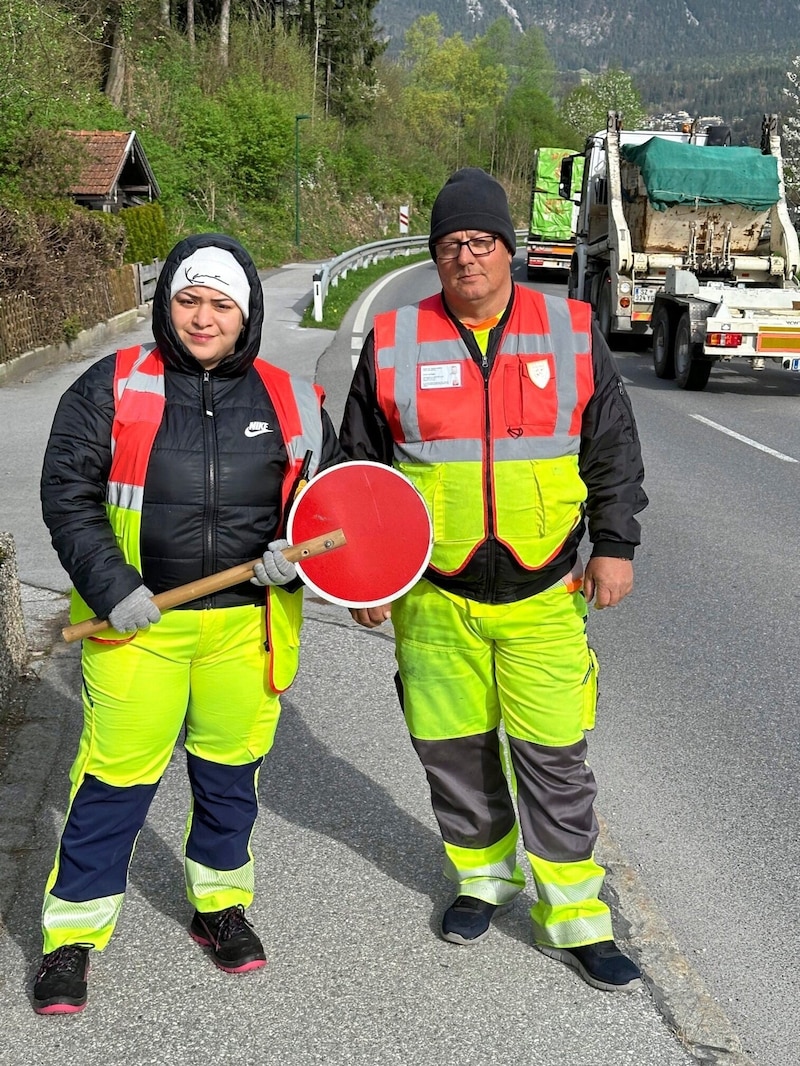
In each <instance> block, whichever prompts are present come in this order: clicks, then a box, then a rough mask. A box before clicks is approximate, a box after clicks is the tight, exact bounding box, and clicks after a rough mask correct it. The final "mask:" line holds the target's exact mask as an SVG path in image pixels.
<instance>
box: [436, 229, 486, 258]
mask: <svg viewBox="0 0 800 1066" xmlns="http://www.w3.org/2000/svg"><path fill="white" fill-rule="evenodd" d="M496 245H497V234H496V233H492V234H491V235H489V236H486V237H470V238H469V240H466V241H440V242H439V244H435V245H434V248H435V249H436V260H437V262H439V261H442V262H447V260H448V259H458V257H459V256H460V255H461V249H462V248H465V247H466V248H469V250H470V251H471V252H472V254H473V255H475V256H481V255H489V253H490V252H493V251H494V250H495V247H496Z"/></svg>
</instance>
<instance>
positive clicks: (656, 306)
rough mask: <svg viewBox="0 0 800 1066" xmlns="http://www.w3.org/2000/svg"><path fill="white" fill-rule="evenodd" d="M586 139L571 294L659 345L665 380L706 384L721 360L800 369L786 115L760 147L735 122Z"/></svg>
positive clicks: (765, 128) (620, 327)
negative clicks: (735, 136) (742, 136)
mask: <svg viewBox="0 0 800 1066" xmlns="http://www.w3.org/2000/svg"><path fill="white" fill-rule="evenodd" d="M698 125H699V123H698V120H695V121H694V122H692V123H689V124H687V126H686V127H684V128H682V129H680V130H666V131H654V130H623V128H622V119H621V116H620V114H619V113H618V112H616V111H609V112H608V118H607V124H606V129H605V130H603V131H601V132H599V133H597V134H594V135H593V136H591V137H589V138H588V140H587V142H586V149H585V153H584V159H585V166H584V173H583V185H582V191H581V198H580V205H579V209H578V220H577V232H576V241H575V251H574V253H573V255H572V260H571V263H570V272H569V278H568V282H567V284H568V295H569V296H571V297H574V298H576V299H581V300H587V301H588V302H589V303H590V304H591V305H592V307H593V308H594V309H595V312H596V315H597V323H598V326H599V328H600V330H601V332H602V333H603V335H604V336H605V337H606V338H608V339H609V340H610V339H611V338H612V337H616V338H621V337H622V336H625V335H627V336H628V337H634V338H635V337H637V336H638V337H640V338H642V339H644V340H645V343H646V344H647V343H651V344H652V355H653V366H654V369H655V373H656V375H657V376H658V377H659V378H665V379H674V380H675V381H676V382H677V384H678V386H679V387H680V388H682V389H692V390H699V389H703V388H705V387H706V385H707V383H708V380H709V376H710V372H711V367H712V366H713V365H714V363H716V362H722V363H728V362H731V361H733V360H744V361H746V362H747V363H749V365H750V366H751V367H752V368H753V369H754V370H763V369H764V368H765V366H766V365H767V363H769V364H770V365H777V366H780V367H783V368H784V369H786V370H793V371H800V285H799V284H798V279H797V272H798V268H800V246H799V245H798V237H797V232H796V230H795V228H794V226H793V225H792V222H791V219H790V216H789V210H788V207H787V204H786V197H785V191H784V182H783V161H782V156H781V145H780V136H779V133H778V117H777V115H774V114H773V115H764V118H763V122H762V138H761V147H760V149H758V148H750V147H734V146H731V145H730V144H729V137H728V138H723V137H720V136H719V135H718V134H719V131H720V130H724V129H726V127H713V126H708V127H707V128H706V130H705V131H703V132H701V131H700V130H699V129H698Z"/></svg>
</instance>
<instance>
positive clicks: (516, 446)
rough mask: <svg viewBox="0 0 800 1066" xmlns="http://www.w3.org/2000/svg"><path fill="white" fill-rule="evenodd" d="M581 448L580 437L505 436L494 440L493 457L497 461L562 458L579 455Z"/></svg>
mask: <svg viewBox="0 0 800 1066" xmlns="http://www.w3.org/2000/svg"><path fill="white" fill-rule="evenodd" d="M579 449H580V439H579V438H578V437H570V436H563V435H562V436H558V437H503V438H502V439H500V440H496V441H495V442H494V450H493V452H492V458H493V460H494V462H496V463H503V462H515V461H516V462H521V461H524V460H525V459H560V458H561V456H562V455H577V454H578V451H579Z"/></svg>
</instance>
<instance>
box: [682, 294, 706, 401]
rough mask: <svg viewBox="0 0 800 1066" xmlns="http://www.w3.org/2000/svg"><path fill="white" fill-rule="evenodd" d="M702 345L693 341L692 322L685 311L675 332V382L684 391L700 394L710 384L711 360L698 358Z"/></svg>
mask: <svg viewBox="0 0 800 1066" xmlns="http://www.w3.org/2000/svg"><path fill="white" fill-rule="evenodd" d="M699 347H700V345H699V344H696V343H694V342H693V341H692V320H691V318H690V316H689V312H688V311H685V312H684V313H683V314H682V315H681V317H680V321H679V322H678V328H677V329H676V330H675V349H674V351H675V380H676V381H677V383H678V385H679V386H680V387H681V388H682V389H687V390H689V391H690V392H700V390H701V389H704V388H705V387H706V385H707V384H708V377H709V374H710V373H711V363H712V360H711V359H703V358H702V357H701V358H698V356H697V350H698V349H699Z"/></svg>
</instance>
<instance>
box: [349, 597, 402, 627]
mask: <svg viewBox="0 0 800 1066" xmlns="http://www.w3.org/2000/svg"><path fill="white" fill-rule="evenodd" d="M350 614H351V615H352V616H353V620H354V621H356V622H358V624H359V625H360V626H364V628H365V629H377V627H378V626H381V625H383V623H384V622H388V621H389V619H390V618H391V617H392V605H391V604H390V603H382V604H380V605H379V606H378V607H351V608H350Z"/></svg>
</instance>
